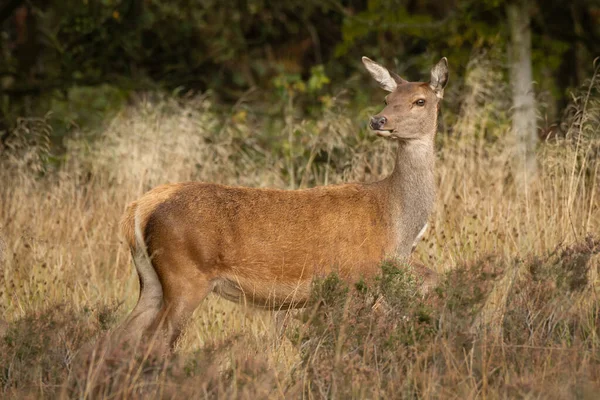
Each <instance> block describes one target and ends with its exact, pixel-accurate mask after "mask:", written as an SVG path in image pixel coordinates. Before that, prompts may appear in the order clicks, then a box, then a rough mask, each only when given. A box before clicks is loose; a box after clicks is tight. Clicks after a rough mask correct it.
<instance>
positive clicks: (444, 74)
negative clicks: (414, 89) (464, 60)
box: [429, 57, 448, 99]
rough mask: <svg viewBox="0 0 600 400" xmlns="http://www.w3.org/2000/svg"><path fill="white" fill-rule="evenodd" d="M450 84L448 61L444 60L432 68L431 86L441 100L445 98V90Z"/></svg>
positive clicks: (443, 58)
mask: <svg viewBox="0 0 600 400" xmlns="http://www.w3.org/2000/svg"><path fill="white" fill-rule="evenodd" d="M447 83H448V59H447V58H446V57H442V59H441V60H440V61H439V62H438V63H437V64H435V65H434V66H433V68H431V81H430V82H429V86H430V87H431V89H432V90H433V91H434V92H435V95H436V96H437V97H439V98H440V99H441V98H443V97H444V88H445V87H446V84H447Z"/></svg>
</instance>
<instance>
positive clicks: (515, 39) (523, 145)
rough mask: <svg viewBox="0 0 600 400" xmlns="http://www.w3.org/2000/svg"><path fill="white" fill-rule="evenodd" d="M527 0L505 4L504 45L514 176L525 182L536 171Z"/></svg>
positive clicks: (533, 101) (535, 128)
mask: <svg viewBox="0 0 600 400" xmlns="http://www.w3.org/2000/svg"><path fill="white" fill-rule="evenodd" d="M529 12H530V2H529V0H515V1H514V2H510V3H509V4H508V5H507V9H506V13H507V17H508V25H509V29H510V43H509V45H508V47H509V51H508V55H509V63H510V84H511V88H512V98H513V120H512V132H513V135H514V136H515V139H516V140H515V153H514V154H515V159H514V166H515V179H516V181H517V185H518V186H519V187H523V186H527V185H528V184H529V182H530V181H531V180H532V179H533V178H534V177H535V175H536V169H537V168H536V159H535V147H536V143H537V126H536V125H537V121H536V118H537V117H536V109H535V98H534V92H533V75H532V72H531V27H530V24H529V23H530V16H529Z"/></svg>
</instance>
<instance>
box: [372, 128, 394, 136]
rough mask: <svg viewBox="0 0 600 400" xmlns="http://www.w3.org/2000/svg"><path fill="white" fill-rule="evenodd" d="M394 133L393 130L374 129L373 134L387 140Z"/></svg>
mask: <svg viewBox="0 0 600 400" xmlns="http://www.w3.org/2000/svg"><path fill="white" fill-rule="evenodd" d="M392 133H394V130H393V129H376V130H375V134H376V135H377V136H379V137H382V138H389V137H390V136H392Z"/></svg>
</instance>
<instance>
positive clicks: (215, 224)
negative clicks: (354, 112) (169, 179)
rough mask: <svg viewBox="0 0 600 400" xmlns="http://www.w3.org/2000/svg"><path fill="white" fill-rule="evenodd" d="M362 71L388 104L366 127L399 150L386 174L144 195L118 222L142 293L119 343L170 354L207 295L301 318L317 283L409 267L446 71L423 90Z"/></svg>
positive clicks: (437, 71)
mask: <svg viewBox="0 0 600 400" xmlns="http://www.w3.org/2000/svg"><path fill="white" fill-rule="evenodd" d="M362 61H363V63H364V65H365V67H366V68H367V70H368V71H369V72H370V74H371V75H372V76H373V78H374V79H375V80H376V81H377V82H378V83H379V85H380V86H381V87H382V88H383V89H385V90H386V91H388V92H389V94H388V95H387V97H386V102H385V104H386V106H385V108H384V109H383V111H381V113H379V114H377V115H375V116H374V117H372V118H371V122H370V127H371V129H372V130H373V131H375V132H376V133H377V134H378V135H379V136H382V137H385V138H389V139H395V140H397V141H398V150H397V155H396V162H395V167H394V171H393V172H392V174H391V175H390V176H388V177H387V178H385V179H383V180H381V181H379V182H375V183H369V184H363V183H351V184H342V185H331V186H321V187H315V188H311V189H303V190H277V189H254V188H245V187H229V186H223V185H219V184H215V183H203V182H185V183H175V184H168V185H163V186H159V187H157V188H154V189H152V190H151V191H149V192H148V193H146V194H145V195H143V196H142V197H141V198H140V199H138V200H136V201H134V202H132V203H131V204H130V205H129V206H128V207H127V210H126V212H125V215H124V216H123V219H122V221H121V228H122V232H123V235H124V237H125V239H126V240H127V243H128V244H129V247H130V249H131V253H132V255H133V260H134V263H135V266H136V269H137V272H138V274H139V279H140V286H141V288H140V296H139V300H138V303H137V305H136V307H135V308H134V310H133V311H132V312H131V314H130V315H129V317H128V318H127V319H126V321H125V322H124V323H123V325H122V329H123V330H124V331H125V333H126V334H127V335H133V337H137V338H139V337H141V336H142V335H143V334H154V333H156V332H157V331H158V332H159V333H160V335H159V336H160V337H163V338H164V339H165V340H166V341H168V343H169V344H170V345H171V346H172V345H173V344H174V343H175V342H176V340H177V338H178V337H179V335H180V333H181V331H182V328H183V326H184V323H185V321H186V320H187V319H188V318H189V317H191V315H192V313H193V312H194V310H195V309H196V308H197V307H198V305H199V304H200V302H201V301H202V300H203V299H204V298H205V297H206V296H207V295H208V294H209V293H211V292H215V293H217V294H218V295H220V296H222V297H224V298H226V299H228V300H232V301H235V302H244V303H246V302H247V303H250V304H253V305H255V306H259V307H267V308H273V309H279V308H288V307H301V306H302V305H303V303H304V302H305V301H306V300H307V297H308V296H309V293H310V287H311V282H312V281H313V279H314V278H315V277H316V276H323V275H327V274H329V273H331V272H334V271H335V272H337V273H338V274H339V275H340V276H341V277H343V278H344V279H347V280H349V281H353V280H358V279H360V278H367V279H368V278H369V277H372V276H374V275H376V274H377V273H378V272H379V271H380V268H379V266H380V264H381V262H382V261H383V260H385V259H389V258H394V259H397V258H399V259H404V260H407V259H408V257H409V255H410V253H411V251H412V248H413V245H414V244H415V243H416V241H418V239H419V238H420V236H421V235H422V233H423V231H424V230H425V227H426V224H427V218H428V216H429V214H430V212H431V210H432V207H433V204H434V198H435V184H434V171H433V170H434V161H435V154H434V137H435V134H436V129H437V116H438V108H439V104H440V102H441V99H442V97H443V93H444V87H445V86H446V83H447V81H448V63H447V60H446V58H442V59H441V60H440V61H439V62H438V63H437V64H436V65H435V66H434V67H433V68H432V70H431V78H430V81H429V82H427V83H421V82H408V81H405V80H404V79H402V78H400V77H399V76H398V75H396V74H395V73H393V72H390V71H388V70H387V69H386V68H384V67H383V66H381V65H379V64H377V63H375V62H374V61H371V60H370V59H368V58H367V57H363V59H362ZM425 274H426V275H427V274H428V273H425ZM429 274H430V275H431V273H429ZM159 330H160V331H159Z"/></svg>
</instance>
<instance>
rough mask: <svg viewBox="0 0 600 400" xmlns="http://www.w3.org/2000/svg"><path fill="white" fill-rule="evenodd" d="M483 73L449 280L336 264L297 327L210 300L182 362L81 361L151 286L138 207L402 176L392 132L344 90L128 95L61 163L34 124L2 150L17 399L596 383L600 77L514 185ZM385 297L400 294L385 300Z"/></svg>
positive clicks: (178, 357) (443, 230) (399, 392)
mask: <svg viewBox="0 0 600 400" xmlns="http://www.w3.org/2000/svg"><path fill="white" fill-rule="evenodd" d="M469 71H470V72H469V74H468V76H467V79H466V82H465V86H464V88H462V89H461V90H460V92H455V93H454V94H452V93H451V94H450V95H449V96H448V99H447V101H460V102H461V112H460V113H459V114H458V115H456V116H448V121H447V124H446V125H445V126H448V127H449V128H447V129H446V131H445V132H442V134H440V135H439V137H438V149H439V151H438V161H437V171H436V173H437V180H438V199H437V204H436V208H435V211H434V213H433V215H432V217H431V218H430V222H431V224H430V229H429V231H428V232H427V234H426V236H425V238H424V240H423V241H422V242H421V244H420V245H419V247H418V248H417V254H416V256H417V257H418V258H420V259H421V260H422V261H423V262H424V263H425V264H426V265H428V266H429V267H430V268H432V269H435V270H437V271H438V272H439V273H441V274H443V279H442V280H441V284H440V287H439V288H438V289H437V290H436V291H434V292H432V293H431V294H429V295H428V296H427V297H425V298H421V297H418V296H415V295H414V292H415V291H414V290H413V288H411V284H412V283H411V282H412V281H411V280H410V279H405V278H404V275H403V271H398V270H394V269H389V268H388V269H385V268H384V270H383V271H382V277H381V278H380V280H379V281H378V282H379V283H378V284H376V285H375V286H374V287H363V286H361V287H359V288H358V289H356V288H354V287H350V288H348V287H345V286H344V283H343V282H339V281H337V280H336V279H335V277H331V278H329V280H326V281H325V282H321V283H318V284H317V285H316V286H315V293H314V296H313V298H314V306H313V307H309V308H308V309H307V311H306V313H305V314H304V315H303V317H302V318H301V320H300V321H298V322H293V323H291V324H290V326H289V327H288V329H287V336H288V339H287V340H284V341H280V340H279V338H278V337H277V335H276V333H275V331H276V330H275V329H274V323H273V318H272V316H271V314H269V313H267V312H264V311H257V310H254V309H244V308H243V307H241V306H238V305H234V304H231V303H228V302H226V301H223V300H221V299H219V298H216V297H209V298H208V299H207V301H205V302H204V303H203V304H202V305H201V307H200V308H199V309H198V310H197V311H196V313H195V317H194V319H193V320H192V321H191V323H190V326H189V328H188V330H187V334H186V336H185V337H184V339H183V341H182V342H181V343H180V344H179V348H178V351H177V353H176V354H175V355H173V356H170V357H166V358H155V357H154V356H152V355H149V356H148V357H146V358H144V355H143V354H142V355H141V356H139V357H142V358H143V359H142V360H140V359H139V358H133V359H132V358H128V357H123V359H119V358H118V357H113V358H112V359H110V360H108V361H106V360H105V361H94V360H93V359H83V357H80V358H78V357H77V354H78V352H79V351H80V350H81V349H82V348H84V347H85V348H89V347H88V346H85V345H86V344H87V343H93V342H94V341H95V340H96V339H98V338H99V337H101V336H102V335H103V334H104V333H105V332H107V331H108V330H110V329H111V328H114V327H115V326H116V324H117V322H118V321H119V320H120V319H122V318H123V317H124V316H125V314H126V313H127V311H128V310H130V309H131V308H132V307H133V305H134V303H135V301H136V300H137V293H138V283H137V277H136V276H135V273H134V271H133V268H132V267H131V265H130V260H129V255H128V252H127V249H126V247H125V246H124V244H123V243H122V242H121V241H120V239H119V235H118V232H117V222H118V219H119V216H120V214H121V212H122V211H123V209H124V207H125V205H126V204H127V203H128V202H129V201H131V200H134V199H135V198H136V197H138V196H139V195H141V194H142V193H143V192H145V191H146V190H148V189H149V188H151V187H153V186H155V185H157V184H160V183H164V182H173V181H182V180H207V181H215V182H221V183H225V184H232V185H246V186H254V187H259V186H263V187H264V186H267V187H279V188H295V187H305V186H312V185H318V184H328V183H338V182H343V181H348V180H366V181H372V180H376V179H380V178H381V177H383V176H385V175H387V174H389V173H390V172H391V170H390V169H391V168H392V164H393V156H394V145H393V144H391V143H388V142H385V141H383V140H380V139H374V138H373V137H372V135H371V134H370V133H369V132H368V131H367V129H366V124H365V121H366V119H367V113H366V112H362V113H359V114H358V115H353V114H352V113H351V111H350V110H345V109H344V106H343V104H341V105H339V106H338V107H337V108H333V109H330V110H325V111H324V115H323V117H322V118H321V119H320V120H318V121H314V120H299V119H297V118H294V117H293V116H292V115H289V116H288V117H287V118H286V119H285V124H284V126H283V128H282V129H281V130H274V129H273V128H269V127H270V126H273V125H271V124H269V123H268V121H266V122H265V121H261V119H260V118H258V117H256V116H254V115H253V114H252V108H251V107H250V108H247V109H244V110H243V113H240V109H239V108H234V109H233V110H232V111H231V113H223V112H217V111H215V109H214V108H213V105H212V104H211V101H210V98H206V97H197V98H192V99H187V100H185V101H181V100H174V99H171V98H160V99H154V100H152V101H150V100H144V99H140V100H139V101H138V102H136V104H135V105H133V106H129V107H126V108H125V109H123V110H122V111H121V112H120V113H119V114H118V115H117V116H116V117H115V118H114V119H113V120H111V121H110V122H109V123H108V124H107V126H106V128H105V129H104V130H103V132H102V134H101V135H100V137H99V138H98V139H97V140H95V141H93V142H91V143H90V142H89V141H87V140H85V138H84V137H83V136H82V137H75V138H74V139H72V140H71V141H70V142H68V143H67V144H66V147H67V151H66V155H65V156H64V158H63V159H60V160H55V159H54V158H53V156H52V154H51V153H50V151H49V150H50V148H49V145H48V137H49V131H48V128H47V126H48V125H47V124H46V123H45V122H44V121H43V120H23V121H22V122H21V125H20V126H19V128H18V130H17V132H15V135H13V136H12V137H11V139H10V142H9V143H7V148H6V149H4V152H3V156H2V159H1V160H0V163H1V169H0V183H1V186H0V336H1V337H2V340H1V342H0V393H1V394H2V396H8V397H27V396H29V397H52V398H54V397H84V398H87V397H94V398H96V397H134V398H138V397H139V398H142V397H143V398H147V397H185V396H195V397H215V396H222V397H241V398H264V397H274V398H289V397H308V398H321V397H332V398H347V397H367V398H374V397H384V396H385V397H435V398H438V397H441V398H445V397H460V398H470V397H528V396H530V397H531V396H535V397H550V398H565V397H577V398H592V397H593V395H594V393H597V391H598V390H599V389H600V379H599V378H598V377H599V376H600V368H599V366H600V346H599V342H598V340H599V336H598V335H599V333H600V330H599V323H600V320H599V319H600V310H599V308H598V298H597V296H598V284H599V282H598V279H599V278H598V269H599V268H600V259H599V256H598V253H599V252H600V242H599V240H598V235H597V233H598V232H599V231H600V210H599V201H598V195H599V193H598V184H599V175H598V173H599V170H598V168H599V165H600V131H599V130H600V93H599V90H600V82H599V79H600V77H599V76H597V75H595V76H593V77H592V78H591V80H590V82H589V83H588V85H587V86H586V87H584V88H583V89H582V91H581V92H580V93H576V94H575V95H574V101H573V104H572V110H571V112H570V113H569V114H568V117H567V118H566V119H565V121H563V132H564V134H563V135H560V136H556V137H554V138H552V139H549V140H547V141H546V142H544V143H541V144H540V146H539V151H538V176H537V178H536V179H535V181H534V182H533V183H532V185H531V186H529V187H528V188H527V190H518V189H517V188H516V186H515V185H514V183H513V172H512V167H511V166H512V165H513V163H512V144H511V140H510V138H511V135H510V132H509V127H510V120H509V116H508V111H507V110H508V108H509V106H510V105H509V96H508V94H507V93H506V88H505V86H504V84H503V83H502V75H501V73H500V72H499V70H498V69H497V68H496V67H495V66H494V64H492V63H489V62H485V60H478V61H477V62H474V63H473V64H472V65H471V66H470V67H469ZM240 115H242V116H243V118H242V117H240ZM82 135H83V134H82ZM594 235H596V236H594ZM356 293H358V295H357V294H356ZM381 296H384V297H386V302H387V303H389V304H391V305H392V306H391V307H389V306H388V307H386V308H384V309H382V308H378V307H376V304H375V303H373V302H374V301H376V300H377V299H378V298H380V297H381ZM95 350H96V351H97V352H100V351H101V346H98V347H96V348H95ZM95 354H97V353H95Z"/></svg>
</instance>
